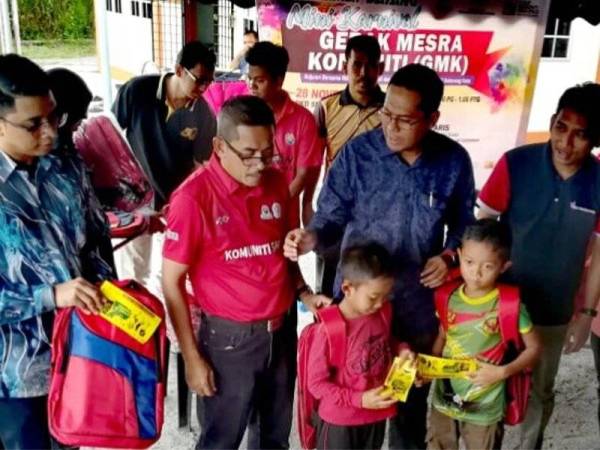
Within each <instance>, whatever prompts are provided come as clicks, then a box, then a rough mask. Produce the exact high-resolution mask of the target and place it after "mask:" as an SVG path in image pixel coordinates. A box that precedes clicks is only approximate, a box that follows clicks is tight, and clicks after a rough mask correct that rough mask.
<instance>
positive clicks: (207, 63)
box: [177, 41, 217, 71]
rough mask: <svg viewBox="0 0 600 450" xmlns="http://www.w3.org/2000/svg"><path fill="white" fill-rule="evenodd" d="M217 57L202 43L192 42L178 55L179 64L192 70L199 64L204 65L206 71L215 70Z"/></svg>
mask: <svg viewBox="0 0 600 450" xmlns="http://www.w3.org/2000/svg"><path fill="white" fill-rule="evenodd" d="M216 63H217V56H216V55H215V52H213V51H212V50H210V49H209V48H208V47H207V46H206V45H204V44H203V43H202V42H200V41H191V42H188V43H187V44H185V45H184V46H183V48H182V49H181V50H180V51H179V53H178V54H177V64H179V65H180V66H183V67H185V68H186V69H188V70H190V69H193V68H194V67H196V66H197V65H198V64H202V66H204V68H205V69H207V70H210V71H213V70H215V64H216Z"/></svg>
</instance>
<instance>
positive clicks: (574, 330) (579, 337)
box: [564, 314, 592, 353]
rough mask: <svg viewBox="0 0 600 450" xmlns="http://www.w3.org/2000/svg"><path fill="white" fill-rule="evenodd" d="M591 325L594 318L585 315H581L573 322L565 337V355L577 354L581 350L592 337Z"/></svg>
mask: <svg viewBox="0 0 600 450" xmlns="http://www.w3.org/2000/svg"><path fill="white" fill-rule="evenodd" d="M591 325H592V318H591V317H590V316H586V315H584V314H579V315H578V317H577V318H576V319H575V320H573V321H571V323H570V324H569V327H568V328H567V336H566V337H565V346H564V352H565V353H575V352H578V351H579V350H581V347H583V346H584V344H585V343H586V342H587V340H588V338H589V337H590V327H591Z"/></svg>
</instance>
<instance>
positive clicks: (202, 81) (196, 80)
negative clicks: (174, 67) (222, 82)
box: [183, 67, 213, 87]
mask: <svg viewBox="0 0 600 450" xmlns="http://www.w3.org/2000/svg"><path fill="white" fill-rule="evenodd" d="M183 70H185V73H187V74H188V75H189V77H190V78H191V79H192V81H193V82H194V83H195V84H196V86H206V87H208V85H210V83H212V82H213V77H212V76H210V77H206V78H205V77H202V78H200V77H197V76H196V75H194V74H193V73H192V72H190V70H189V69H187V68H186V67H184V68H183Z"/></svg>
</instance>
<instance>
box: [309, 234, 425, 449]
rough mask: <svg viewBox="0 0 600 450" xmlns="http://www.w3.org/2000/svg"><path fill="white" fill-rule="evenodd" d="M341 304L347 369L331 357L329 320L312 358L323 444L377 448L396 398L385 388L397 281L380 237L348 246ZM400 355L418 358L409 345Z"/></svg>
mask: <svg viewBox="0 0 600 450" xmlns="http://www.w3.org/2000/svg"><path fill="white" fill-rule="evenodd" d="M341 269H342V277H343V282H342V292H343V293H344V298H343V300H342V301H341V303H340V304H339V306H338V307H339V309H340V312H341V313H342V316H343V317H344V320H345V324H346V345H347V346H346V358H345V366H344V368H343V370H339V371H336V370H335V369H333V368H332V367H331V364H330V363H329V360H330V356H329V345H328V341H327V336H326V334H325V333H326V331H325V329H324V325H319V327H318V329H317V331H316V335H315V338H314V341H313V347H312V350H311V353H310V355H309V359H308V370H307V379H308V389H309V391H310V393H311V394H312V395H313V396H314V397H315V398H316V399H317V400H318V401H319V407H318V420H317V424H316V425H317V426H316V428H317V448H318V449H359V448H360V449H378V448H381V446H382V444H383V439H384V433H385V423H386V419H388V418H390V417H392V416H394V415H395V414H396V408H395V405H394V404H395V402H396V400H394V399H391V398H389V397H387V396H385V395H383V394H382V391H383V382H384V380H385V377H386V375H387V372H388V370H389V368H390V365H391V362H392V358H393V355H392V345H391V341H390V340H391V336H390V322H391V308H390V304H389V303H388V301H387V300H388V295H389V294H390V292H391V290H392V287H393V285H394V272H393V263H392V261H391V257H390V255H389V253H388V252H387V251H386V250H385V248H383V247H382V246H380V245H379V244H376V243H370V244H367V245H364V246H356V247H350V248H348V249H347V250H346V251H345V252H344V254H343V255H342V262H341ZM400 357H401V358H403V359H405V358H408V359H414V355H413V354H412V352H410V351H409V350H407V349H404V350H402V352H401V353H400Z"/></svg>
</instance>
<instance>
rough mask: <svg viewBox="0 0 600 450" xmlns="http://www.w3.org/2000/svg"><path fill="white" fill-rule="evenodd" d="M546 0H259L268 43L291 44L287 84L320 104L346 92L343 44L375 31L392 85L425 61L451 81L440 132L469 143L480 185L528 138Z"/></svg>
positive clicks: (304, 100)
mask: <svg viewBox="0 0 600 450" xmlns="http://www.w3.org/2000/svg"><path fill="white" fill-rule="evenodd" d="M548 3H549V1H548V0H504V1H502V0H496V1H487V2H486V1H480V0H478V1H474V0H464V1H452V2H450V1H446V0H432V1H428V0H356V1H312V0H257V9H258V19H259V34H260V39H261V40H270V41H272V42H275V43H278V44H282V45H284V46H285V47H286V48H287V49H288V51H289V54H290V64H289V68H288V74H287V77H286V80H285V85H284V87H285V88H286V89H287V90H288V92H289V93H290V94H291V96H292V98H293V99H294V100H296V101H298V102H299V103H301V104H302V105H304V106H306V107H307V108H308V109H309V110H311V111H312V110H313V109H314V107H315V105H316V104H317V102H318V101H319V100H320V98H322V97H324V96H326V95H329V94H331V93H333V92H336V91H339V90H340V89H343V87H344V85H345V83H346V77H345V75H344V73H343V65H344V61H345V54H344V49H345V46H346V43H347V41H348V39H349V38H350V37H352V36H354V35H357V34H370V35H373V36H376V37H377V39H378V41H379V44H380V46H381V50H382V61H383V63H384V73H383V75H382V76H381V78H380V84H381V85H382V87H385V85H386V84H387V82H388V81H389V79H390V77H391V76H392V75H393V73H394V72H395V71H396V70H398V69H399V68H401V67H403V66H405V65H407V64H411V63H419V64H423V65H426V66H429V67H431V68H433V69H434V70H436V71H437V73H438V74H439V75H440V77H441V78H442V80H443V81H444V83H445V90H444V98H443V100H442V105H441V107H440V111H441V117H440V120H439V122H438V124H437V126H436V130H437V131H439V132H441V133H444V134H446V135H448V136H450V137H451V138H453V139H455V140H457V141H458V142H460V143H461V144H462V145H464V146H465V148H467V150H468V151H469V153H470V155H471V158H472V160H473V167H474V170H475V177H476V184H477V186H478V187H481V185H482V184H483V182H484V181H485V180H486V179H487V177H488V176H489V174H490V172H491V169H492V168H493V166H494V164H495V163H496V161H497V160H498V159H499V157H500V156H501V155H502V153H503V152H505V151H506V150H508V149H510V148H513V147H515V146H516V145H519V144H521V143H523V142H524V139H525V134H526V130H527V120H528V117H529V111H530V107H531V101H532V97H533V87H534V84H535V76H536V73H537V68H538V64H539V57H540V54H541V45H542V39H543V33H544V29H545V25H546V18H547V14H548Z"/></svg>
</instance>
